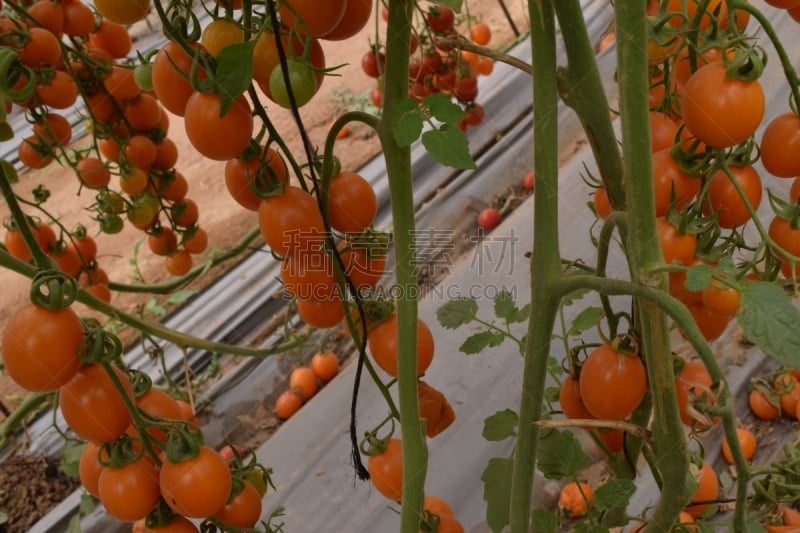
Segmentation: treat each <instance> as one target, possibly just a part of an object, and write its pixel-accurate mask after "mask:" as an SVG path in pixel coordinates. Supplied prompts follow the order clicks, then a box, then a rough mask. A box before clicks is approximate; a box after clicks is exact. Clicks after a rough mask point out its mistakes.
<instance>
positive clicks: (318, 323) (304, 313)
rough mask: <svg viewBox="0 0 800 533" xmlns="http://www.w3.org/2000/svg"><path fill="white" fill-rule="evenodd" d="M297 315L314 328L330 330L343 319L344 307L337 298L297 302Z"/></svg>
mask: <svg viewBox="0 0 800 533" xmlns="http://www.w3.org/2000/svg"><path fill="white" fill-rule="evenodd" d="M296 303H297V314H298V315H300V318H302V319H303V322H305V323H306V324H308V325H309V326H313V327H315V328H322V329H324V328H332V327H333V326H336V325H338V324H339V323H341V321H342V319H343V318H344V305H343V304H342V300H341V299H340V298H337V297H333V298H329V299H327V300H297V301H296Z"/></svg>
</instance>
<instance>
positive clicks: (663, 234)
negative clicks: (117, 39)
mask: <svg viewBox="0 0 800 533" xmlns="http://www.w3.org/2000/svg"><path fill="white" fill-rule="evenodd" d="M656 230H657V231H658V244H659V246H660V247H661V253H662V254H663V255H664V263H666V264H670V263H672V262H673V261H677V262H678V263H681V264H684V265H688V264H690V263H691V262H692V260H693V259H694V254H695V252H696V251H697V236H696V235H692V234H691V233H683V234H682V233H680V231H679V230H678V228H676V227H675V226H673V225H672V223H670V222H669V221H668V220H667V219H666V218H663V217H659V218H657V219H656Z"/></svg>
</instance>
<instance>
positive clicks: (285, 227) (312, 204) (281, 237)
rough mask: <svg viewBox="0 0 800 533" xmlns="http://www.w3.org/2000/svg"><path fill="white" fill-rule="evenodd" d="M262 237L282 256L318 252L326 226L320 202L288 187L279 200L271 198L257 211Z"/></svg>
mask: <svg viewBox="0 0 800 533" xmlns="http://www.w3.org/2000/svg"><path fill="white" fill-rule="evenodd" d="M258 224H259V227H260V228H261V235H262V236H263V237H264V240H265V241H266V242H267V245H269V247H270V248H272V251H274V252H275V253H276V254H278V255H280V256H284V257H285V256H287V255H289V254H290V253H302V252H308V251H311V250H314V249H319V247H320V246H322V244H323V241H324V237H325V226H324V224H323V222H322V215H321V214H320V212H319V206H318V205H317V201H316V200H315V199H314V198H313V197H312V196H311V195H309V194H308V193H307V192H305V191H303V190H302V189H300V188H297V187H294V186H289V187H286V189H285V190H284V193H283V194H282V195H280V196H269V197H267V198H264V199H263V200H262V201H261V206H260V207H259V208H258Z"/></svg>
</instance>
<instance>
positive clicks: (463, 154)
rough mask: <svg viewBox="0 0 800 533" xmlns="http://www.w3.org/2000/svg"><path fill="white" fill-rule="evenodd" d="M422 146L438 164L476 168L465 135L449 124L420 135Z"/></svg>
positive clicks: (460, 167)
mask: <svg viewBox="0 0 800 533" xmlns="http://www.w3.org/2000/svg"><path fill="white" fill-rule="evenodd" d="M422 145H423V146H424V147H425V149H426V150H427V151H428V153H429V154H431V155H432V156H433V158H434V159H436V160H437V161H438V162H439V163H441V164H443V165H447V166H448V167H453V168H459V169H468V168H476V167H475V161H473V160H472V155H470V153H469V142H468V141H467V134H466V133H464V132H463V131H461V130H460V129H458V128H457V127H456V126H453V125H451V124H444V125H443V126H442V127H441V128H439V129H435V130H428V131H426V132H425V133H423V134H422Z"/></svg>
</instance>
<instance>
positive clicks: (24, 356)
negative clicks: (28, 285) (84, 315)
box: [2, 303, 84, 392]
mask: <svg viewBox="0 0 800 533" xmlns="http://www.w3.org/2000/svg"><path fill="white" fill-rule="evenodd" d="M83 338H84V333H83V325H82V324H81V320H80V318H78V315H77V314H75V312H74V311H73V310H72V309H70V308H69V307H67V308H64V309H61V310H59V311H51V310H49V309H45V308H44V307H39V306H37V305H34V304H32V303H28V304H25V305H23V306H22V307H20V308H19V309H18V310H17V311H15V312H14V314H13V315H11V318H10V319H9V321H8V324H7V325H6V328H5V330H4V331H3V346H2V353H3V363H4V364H5V371H6V373H8V375H9V377H11V379H13V380H14V381H15V382H16V383H17V384H18V385H20V386H21V387H23V388H25V389H27V390H29V391H34V392H47V391H52V390H56V389H58V388H59V387H61V386H63V385H65V384H66V383H67V382H69V381H70V380H71V379H73V378H74V377H75V375H76V374H77V373H78V371H79V370H80V368H81V364H82V363H81V359H80V348H81V343H82V342H83Z"/></svg>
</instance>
